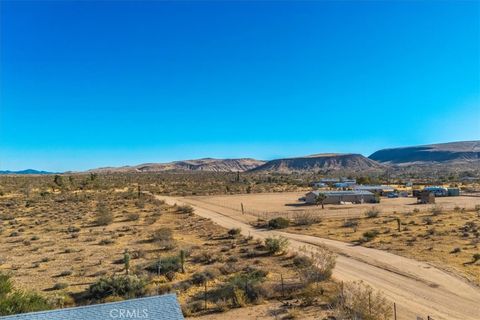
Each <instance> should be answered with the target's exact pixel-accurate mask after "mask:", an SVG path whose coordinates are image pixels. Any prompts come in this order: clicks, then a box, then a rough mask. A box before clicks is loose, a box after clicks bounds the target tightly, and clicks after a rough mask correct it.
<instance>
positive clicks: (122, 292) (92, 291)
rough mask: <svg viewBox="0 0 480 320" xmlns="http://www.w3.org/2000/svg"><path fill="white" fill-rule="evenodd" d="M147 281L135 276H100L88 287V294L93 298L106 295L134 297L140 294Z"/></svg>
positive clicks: (143, 290)
mask: <svg viewBox="0 0 480 320" xmlns="http://www.w3.org/2000/svg"><path fill="white" fill-rule="evenodd" d="M146 284H147V281H146V280H145V279H143V278H139V277H137V276H126V275H122V276H114V277H108V278H100V280H98V281H97V282H96V283H94V284H92V285H90V287H89V288H88V293H89V296H90V297H91V298H93V299H104V298H106V297H108V296H119V297H125V298H134V297H139V296H142V295H143V294H144V292H145V286H146Z"/></svg>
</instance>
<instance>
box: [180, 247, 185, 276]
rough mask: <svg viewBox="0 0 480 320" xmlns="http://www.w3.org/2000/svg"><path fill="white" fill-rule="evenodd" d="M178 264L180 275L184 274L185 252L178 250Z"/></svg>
mask: <svg viewBox="0 0 480 320" xmlns="http://www.w3.org/2000/svg"><path fill="white" fill-rule="evenodd" d="M180 264H181V266H182V273H185V250H180Z"/></svg>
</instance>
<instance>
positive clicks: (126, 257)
mask: <svg viewBox="0 0 480 320" xmlns="http://www.w3.org/2000/svg"><path fill="white" fill-rule="evenodd" d="M123 264H124V265H125V273H126V275H127V276H128V273H129V272H130V254H129V253H128V250H127V249H125V253H124V254H123Z"/></svg>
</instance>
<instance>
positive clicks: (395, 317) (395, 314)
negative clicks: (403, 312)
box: [393, 302, 397, 320]
mask: <svg viewBox="0 0 480 320" xmlns="http://www.w3.org/2000/svg"><path fill="white" fill-rule="evenodd" d="M393 319H394V320H397V304H396V303H395V302H394V303H393Z"/></svg>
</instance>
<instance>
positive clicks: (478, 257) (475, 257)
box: [472, 253, 480, 263]
mask: <svg viewBox="0 0 480 320" xmlns="http://www.w3.org/2000/svg"><path fill="white" fill-rule="evenodd" d="M478 260H480V253H474V254H473V256H472V263H475V262H477V261H478Z"/></svg>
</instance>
